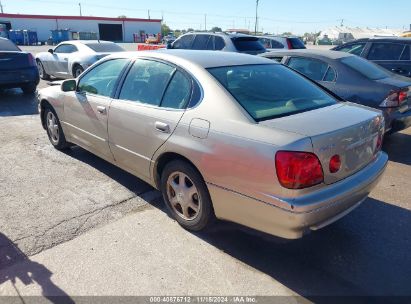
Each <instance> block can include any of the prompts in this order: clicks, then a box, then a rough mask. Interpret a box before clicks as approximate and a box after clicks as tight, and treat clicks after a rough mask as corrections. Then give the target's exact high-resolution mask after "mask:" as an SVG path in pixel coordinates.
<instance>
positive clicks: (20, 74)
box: [0, 38, 40, 94]
mask: <svg viewBox="0 0 411 304" xmlns="http://www.w3.org/2000/svg"><path fill="white" fill-rule="evenodd" d="M39 81H40V78H39V72H38V70H37V65H36V61H35V60H34V57H33V55H31V54H30V53H26V52H23V51H22V50H20V49H19V48H18V47H17V46H16V45H15V44H14V43H13V42H11V41H10V40H8V39H5V38H0V89H9V88H21V89H22V90H23V92H24V93H25V94H33V93H34V92H35V91H36V87H37V85H38V83H39Z"/></svg>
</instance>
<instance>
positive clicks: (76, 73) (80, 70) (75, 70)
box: [73, 64, 84, 78]
mask: <svg viewBox="0 0 411 304" xmlns="http://www.w3.org/2000/svg"><path fill="white" fill-rule="evenodd" d="M83 72H84V69H83V68H82V67H81V66H80V65H78V64H77V65H76V66H75V67H74V68H73V76H74V77H75V78H77V77H79V76H80V75H81V73H83Z"/></svg>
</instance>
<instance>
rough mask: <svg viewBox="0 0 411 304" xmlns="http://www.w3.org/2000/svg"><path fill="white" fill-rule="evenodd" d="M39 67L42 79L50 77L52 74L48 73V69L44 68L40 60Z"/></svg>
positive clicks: (38, 61)
mask: <svg viewBox="0 0 411 304" xmlns="http://www.w3.org/2000/svg"><path fill="white" fill-rule="evenodd" d="M37 69H38V70H39V75H40V78H41V79H43V80H49V79H50V75H49V74H47V73H46V71H45V70H44V66H43V64H42V63H41V61H40V60H37Z"/></svg>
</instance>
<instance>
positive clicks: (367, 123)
mask: <svg viewBox="0 0 411 304" xmlns="http://www.w3.org/2000/svg"><path fill="white" fill-rule="evenodd" d="M382 123H383V120H382V115H381V113H380V112H379V111H377V110H372V109H370V108H367V107H363V106H359V105H354V104H351V103H339V104H336V105H333V106H329V107H325V108H322V109H318V110H313V111H309V112H304V113H300V114H296V115H292V116H288V117H283V118H278V119H274V120H270V121H265V122H261V124H262V125H265V126H269V127H272V128H279V129H282V130H286V131H289V132H294V133H297V134H301V135H305V136H307V137H310V139H311V142H312V145H313V152H314V153H315V154H316V155H317V157H318V158H319V160H320V162H321V165H322V167H323V172H324V182H325V183H326V184H333V183H335V182H338V181H339V180H342V179H344V178H346V177H348V176H350V175H352V174H354V173H356V172H358V171H360V170H361V169H362V168H364V167H365V166H367V165H368V164H369V163H370V162H371V161H372V160H373V159H374V158H375V155H376V154H377V152H378V148H377V142H378V137H379V134H380V132H382V130H381V128H382ZM334 155H339V156H340V158H341V162H342V166H341V169H340V170H339V171H338V172H337V173H331V172H330V170H329V164H330V160H331V158H332V157H333V156H334Z"/></svg>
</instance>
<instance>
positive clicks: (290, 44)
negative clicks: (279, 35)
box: [287, 39, 293, 50]
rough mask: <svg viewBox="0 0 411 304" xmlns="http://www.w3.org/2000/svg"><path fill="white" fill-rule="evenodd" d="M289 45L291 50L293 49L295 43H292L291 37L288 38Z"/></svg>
mask: <svg viewBox="0 0 411 304" xmlns="http://www.w3.org/2000/svg"><path fill="white" fill-rule="evenodd" d="M287 45H288V48H289V49H290V50H292V49H293V44H292V43H291V40H290V39H287Z"/></svg>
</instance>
